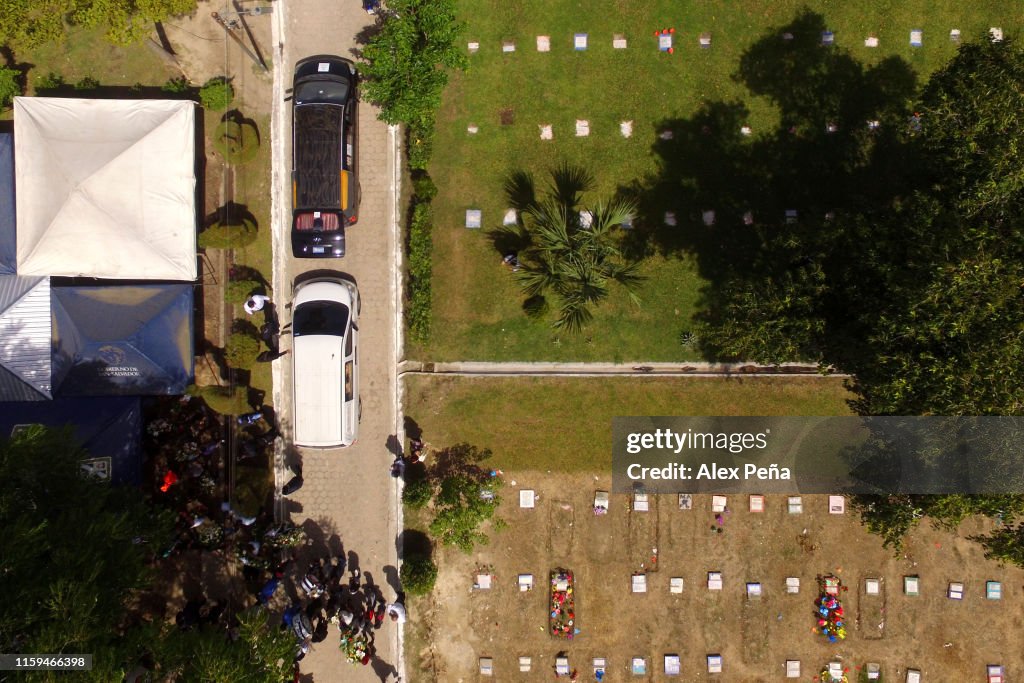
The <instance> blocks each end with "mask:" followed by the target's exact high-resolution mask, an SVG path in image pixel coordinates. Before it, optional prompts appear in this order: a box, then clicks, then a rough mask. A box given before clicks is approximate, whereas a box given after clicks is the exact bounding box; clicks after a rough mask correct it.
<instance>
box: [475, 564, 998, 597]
mask: <svg viewBox="0 0 1024 683" xmlns="http://www.w3.org/2000/svg"><path fill="white" fill-rule="evenodd" d="M652 580H653V577H652V576H649V575H648V573H647V572H635V573H633V574H632V575H631V576H630V580H629V586H630V592H632V593H647V592H653V588H654V587H653V586H652V585H651V582H652ZM884 583H885V579H884V578H883V577H869V578H865V579H864V580H863V583H862V585H861V587H860V588H861V591H862V592H863V594H864V595H869V596H870V595H881V594H882V592H883V590H884ZM514 585H515V587H516V590H517V591H519V592H521V593H526V592H529V591H532V590H533V588H534V585H535V580H534V575H533V574H528V573H522V574H517V575H516V579H515V584H514ZM801 585H802V584H801V578H800V577H799V576H787V577H786V579H785V582H784V583H783V584H782V585H780V586H779V588H780V589H781V590H783V591H784V592H785V593H786V594H788V595H798V594H799V593H800V589H801ZM921 585H922V580H921V577H920V576H917V575H913V576H904V577H903V594H904V595H906V596H909V597H917V596H919V595H921V592H922V588H921ZM498 586H500V584H499V583H497V582H496V581H495V576H494V574H491V573H478V574H477V575H476V576H475V577H474V583H473V589H474V590H491V589H492V588H495V587H498ZM684 586H685V581H684V579H683V577H681V576H671V577H669V579H668V581H667V582H666V583H665V586H664V587H665V588H667V589H668V592H669V593H674V594H681V593H682V592H683V588H684ZM724 587H725V580H724V579H723V578H722V572H719V571H709V572H708V573H707V589H708V590H709V591H721V590H723V589H724ZM743 587H744V592H745V593H746V596H747V597H748V598H750V599H756V598H760V597H761V596H762V595H763V594H764V591H765V586H764V584H763V583H761V582H760V581H745V582H744V583H743ZM965 595H967V596H969V595H970V591H969V590H968V589H967V587H966V584H965V583H964V582H963V581H950V582H948V584H947V585H946V597H947V598H949V599H950V600H963V599H964V596H965ZM979 595H983V596H984V597H985V599H986V600H1002V599H1003V583H1002V581H997V580H994V579H993V580H988V581H985V583H984V586H981V587H979Z"/></svg>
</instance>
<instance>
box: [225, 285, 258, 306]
mask: <svg viewBox="0 0 1024 683" xmlns="http://www.w3.org/2000/svg"><path fill="white" fill-rule="evenodd" d="M260 287H262V285H261V284H260V283H259V282H256V281H255V280H230V281H229V282H228V284H227V286H226V287H224V301H226V302H228V303H229V304H241V303H244V302H245V300H246V299H248V298H249V295H250V294H252V293H253V292H255V291H256V290H258V289H259V288H260Z"/></svg>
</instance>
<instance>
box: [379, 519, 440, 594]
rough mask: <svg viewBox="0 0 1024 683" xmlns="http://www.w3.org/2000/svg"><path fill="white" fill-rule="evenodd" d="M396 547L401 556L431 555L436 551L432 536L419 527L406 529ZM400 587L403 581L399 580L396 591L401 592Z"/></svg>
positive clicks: (400, 535)
mask: <svg viewBox="0 0 1024 683" xmlns="http://www.w3.org/2000/svg"><path fill="white" fill-rule="evenodd" d="M395 549H396V550H397V551H398V554H399V556H400V557H409V556H412V555H419V556H422V557H430V556H431V555H433V552H434V543H433V541H431V540H430V536H428V535H427V534H425V533H424V532H422V531H420V530H419V529H404V530H403V531H402V533H400V534H399V535H398V538H397V539H396V542H395ZM385 573H386V572H385ZM392 587H394V586H392ZM400 588H401V582H399V587H398V588H395V592H396V593H398V592H401V591H400Z"/></svg>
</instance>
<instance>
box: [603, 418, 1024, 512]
mask: <svg viewBox="0 0 1024 683" xmlns="http://www.w3.org/2000/svg"><path fill="white" fill-rule="evenodd" d="M612 436H613V442H612V473H613V477H612V480H613V481H612V484H613V489H614V491H615V492H617V493H625V492H628V491H633V490H637V489H643V490H645V491H648V492H650V493H712V492H715V493H730V492H732V493H875V494H884V493H907V494H929V493H935V494H938V493H981V494H998V493H1024V418H1021V417H616V418H614V419H613V420H612Z"/></svg>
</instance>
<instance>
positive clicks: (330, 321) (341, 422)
mask: <svg viewBox="0 0 1024 683" xmlns="http://www.w3.org/2000/svg"><path fill="white" fill-rule="evenodd" d="M292 306H293V308H292V409H293V411H294V441H295V445H297V446H308V447H312V448H332V447H336V446H351V445H352V444H353V443H355V441H356V437H357V435H358V428H359V353H358V349H359V343H358V342H359V328H358V325H357V322H358V316H359V290H357V289H356V286H355V285H354V284H352V283H351V282H348V281H346V280H342V279H336V278H320V279H316V280H309V281H307V282H303V283H301V284H299V285H296V287H295V296H294V299H293V301H292Z"/></svg>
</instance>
